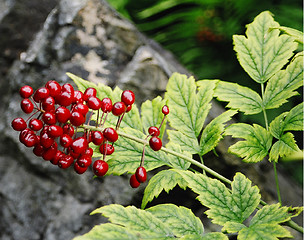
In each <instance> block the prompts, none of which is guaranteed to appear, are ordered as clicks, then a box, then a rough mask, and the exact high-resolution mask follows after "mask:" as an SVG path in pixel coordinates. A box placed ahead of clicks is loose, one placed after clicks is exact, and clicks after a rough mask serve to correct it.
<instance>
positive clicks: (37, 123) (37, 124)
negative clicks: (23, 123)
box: [29, 118, 43, 131]
mask: <svg viewBox="0 0 304 240" xmlns="http://www.w3.org/2000/svg"><path fill="white" fill-rule="evenodd" d="M29 128H30V129H32V130H33V131H39V130H41V129H42V128H43V122H42V121H41V120H40V119H37V118H32V119H31V120H30V122H29Z"/></svg>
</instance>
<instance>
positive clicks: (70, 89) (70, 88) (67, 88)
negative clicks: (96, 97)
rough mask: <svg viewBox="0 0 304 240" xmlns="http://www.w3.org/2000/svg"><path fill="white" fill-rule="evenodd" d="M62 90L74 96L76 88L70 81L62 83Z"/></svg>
mask: <svg viewBox="0 0 304 240" xmlns="http://www.w3.org/2000/svg"><path fill="white" fill-rule="evenodd" d="M61 92H69V93H71V94H72V96H73V97H74V88H73V86H72V85H71V84H69V83H65V84H63V85H62V87H61Z"/></svg>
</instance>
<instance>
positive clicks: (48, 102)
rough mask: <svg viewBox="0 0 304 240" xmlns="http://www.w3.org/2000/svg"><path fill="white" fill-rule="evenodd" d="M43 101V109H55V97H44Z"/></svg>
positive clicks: (48, 110)
mask: <svg viewBox="0 0 304 240" xmlns="http://www.w3.org/2000/svg"><path fill="white" fill-rule="evenodd" d="M41 103H42V108H43V110H45V111H47V112H50V111H54V110H55V100H54V98H53V97H51V96H48V97H47V98H44V99H42V101H41Z"/></svg>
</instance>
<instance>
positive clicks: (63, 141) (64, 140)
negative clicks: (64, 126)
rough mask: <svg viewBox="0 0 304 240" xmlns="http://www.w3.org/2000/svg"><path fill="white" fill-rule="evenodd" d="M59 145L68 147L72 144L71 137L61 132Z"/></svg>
mask: <svg viewBox="0 0 304 240" xmlns="http://www.w3.org/2000/svg"><path fill="white" fill-rule="evenodd" d="M59 142H60V145H61V146H62V147H64V148H68V147H69V146H71V145H72V143H73V139H72V138H71V137H70V136H69V135H68V134H62V135H61V136H60V138H59Z"/></svg>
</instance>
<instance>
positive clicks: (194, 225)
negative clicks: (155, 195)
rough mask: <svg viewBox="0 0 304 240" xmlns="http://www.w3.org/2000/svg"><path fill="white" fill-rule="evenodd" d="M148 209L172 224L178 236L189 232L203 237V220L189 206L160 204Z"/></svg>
mask: <svg viewBox="0 0 304 240" xmlns="http://www.w3.org/2000/svg"><path fill="white" fill-rule="evenodd" d="M147 211H148V212H150V213H152V214H153V215H154V216H155V217H157V218H158V219H160V220H161V221H162V222H165V223H166V224H167V225H168V226H170V230H171V231H172V232H173V233H174V235H175V236H176V237H182V236H184V235H189V234H191V235H195V236H197V237H201V236H202V235H203V233H204V226H203V224H202V222H201V221H200V219H199V218H198V217H196V216H195V215H194V214H193V213H192V211H191V210H190V209H188V208H185V207H182V206H181V207H178V206H176V205H174V204H160V205H156V206H154V207H151V208H148V209H147Z"/></svg>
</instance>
